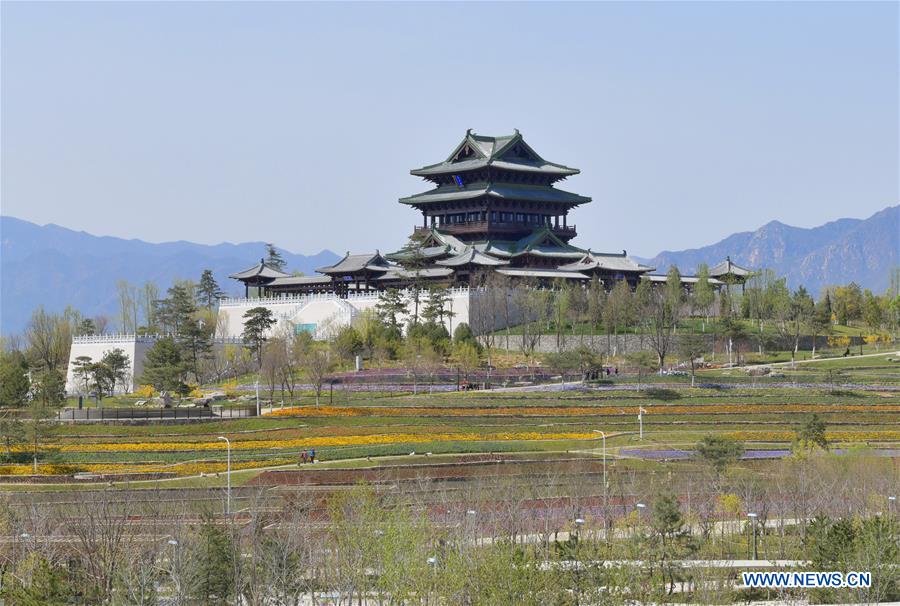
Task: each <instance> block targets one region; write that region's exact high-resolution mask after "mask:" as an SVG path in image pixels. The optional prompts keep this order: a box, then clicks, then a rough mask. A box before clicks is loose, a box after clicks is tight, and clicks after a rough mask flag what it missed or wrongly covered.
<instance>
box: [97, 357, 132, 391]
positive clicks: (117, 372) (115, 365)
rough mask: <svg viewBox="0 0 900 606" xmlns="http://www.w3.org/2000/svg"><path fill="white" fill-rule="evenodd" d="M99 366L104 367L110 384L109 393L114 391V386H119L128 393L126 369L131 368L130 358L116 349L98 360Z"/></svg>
mask: <svg viewBox="0 0 900 606" xmlns="http://www.w3.org/2000/svg"><path fill="white" fill-rule="evenodd" d="M100 364H101V365H103V366H104V367H105V371H106V373H107V375H108V377H109V379H110V381H111V383H112V388H111V390H110V391H114V390H115V387H116V385H121V386H122V390H123V391H128V388H129V387H130V385H129V379H130V377H129V376H128V369H129V367H130V366H131V358H130V357H128V355H127V354H126V353H125V352H124V351H123V350H121V349H119V348H116V349H113V350H110V351H108V352H106V353H105V354H103V357H102V358H100Z"/></svg>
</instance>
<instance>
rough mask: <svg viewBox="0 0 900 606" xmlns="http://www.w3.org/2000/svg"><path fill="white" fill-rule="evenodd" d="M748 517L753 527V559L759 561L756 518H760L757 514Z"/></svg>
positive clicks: (749, 514) (750, 514)
mask: <svg viewBox="0 0 900 606" xmlns="http://www.w3.org/2000/svg"><path fill="white" fill-rule="evenodd" d="M747 517H748V518H750V525H751V526H753V559H754V560H758V559H759V552H758V551H757V550H756V518H757V517H758V516H757V515H756V514H755V513H748V514H747Z"/></svg>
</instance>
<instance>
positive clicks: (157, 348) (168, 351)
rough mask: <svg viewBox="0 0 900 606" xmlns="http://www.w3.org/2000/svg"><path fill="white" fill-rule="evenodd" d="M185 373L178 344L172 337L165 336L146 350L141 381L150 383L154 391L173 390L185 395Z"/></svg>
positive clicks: (186, 389)
mask: <svg viewBox="0 0 900 606" xmlns="http://www.w3.org/2000/svg"><path fill="white" fill-rule="evenodd" d="M186 374H187V366H186V364H185V363H184V360H183V359H182V357H181V351H180V350H179V348H178V344H177V343H175V339H173V338H172V337H165V338H163V339H160V340H159V341H157V342H156V343H155V344H154V345H153V347H151V348H150V349H148V350H147V356H146V358H145V360H144V374H143V375H142V376H141V383H143V384H145V385H152V386H153V388H154V389H155V390H156V391H174V392H176V393H178V394H181V395H185V394H187V392H188V387H187V384H186V383H185V375H186Z"/></svg>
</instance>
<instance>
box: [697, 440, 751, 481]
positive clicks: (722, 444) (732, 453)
mask: <svg viewBox="0 0 900 606" xmlns="http://www.w3.org/2000/svg"><path fill="white" fill-rule="evenodd" d="M694 450H696V451H697V457H698V458H699V459H700V460H701V461H703V462H704V463H706V464H707V465H709V466H710V467H712V468H713V469H714V470H715V471H716V473H717V474H722V473H724V472H725V470H726V469H727V468H728V466H729V465H733V464H734V463H736V462H737V461H738V460H739V459H740V458H741V456H742V455H743V454H744V445H743V444H741V443H740V442H738V441H737V440H734V439H732V438H728V437H725V436H714V435H712V434H707V435H705V436H703V439H702V440H700V441H699V442H698V443H697V446H696V447H695V448H694Z"/></svg>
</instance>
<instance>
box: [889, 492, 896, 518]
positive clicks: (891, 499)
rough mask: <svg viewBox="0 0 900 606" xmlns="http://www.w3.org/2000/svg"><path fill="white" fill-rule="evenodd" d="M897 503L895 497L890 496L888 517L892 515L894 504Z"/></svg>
mask: <svg viewBox="0 0 900 606" xmlns="http://www.w3.org/2000/svg"><path fill="white" fill-rule="evenodd" d="M896 502H897V497H895V496H894V495H891V496H889V497H888V515H894V503H896Z"/></svg>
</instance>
